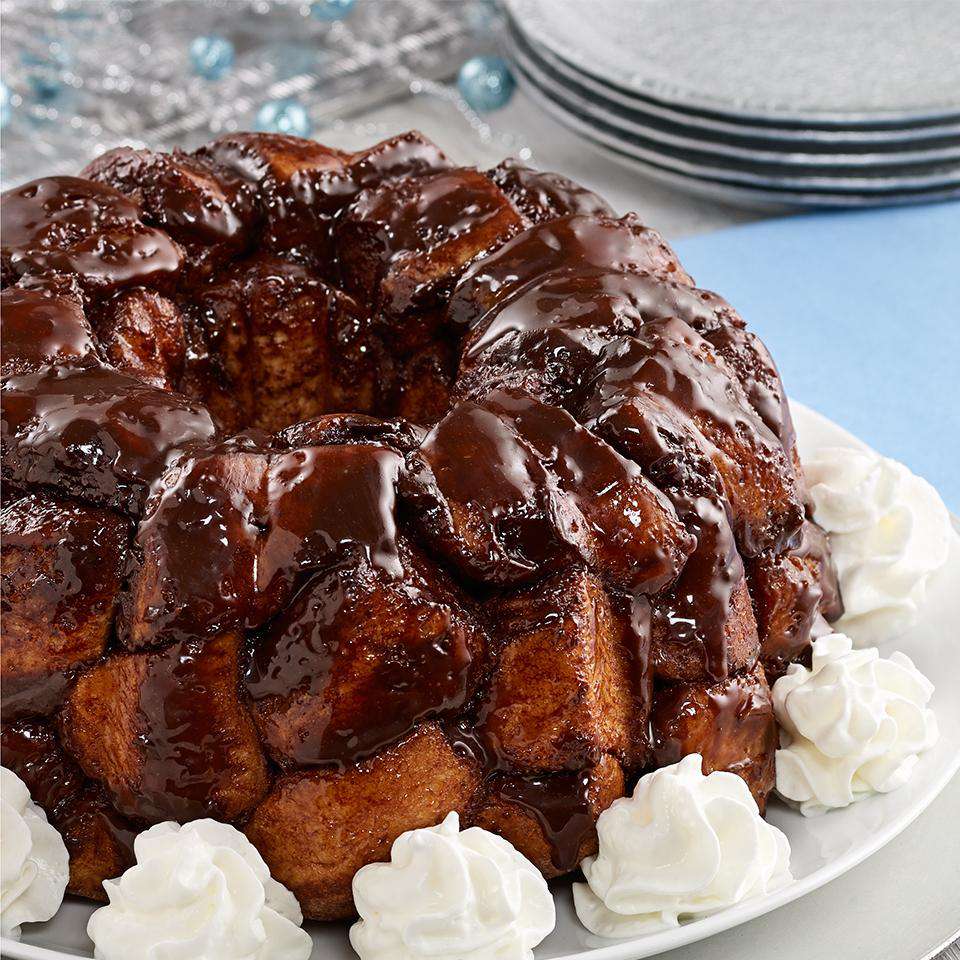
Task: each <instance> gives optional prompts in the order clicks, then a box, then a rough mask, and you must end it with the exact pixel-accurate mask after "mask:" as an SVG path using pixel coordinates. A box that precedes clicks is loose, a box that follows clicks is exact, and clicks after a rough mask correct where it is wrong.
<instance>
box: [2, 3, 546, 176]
mask: <svg viewBox="0 0 960 960" xmlns="http://www.w3.org/2000/svg"><path fill="white" fill-rule="evenodd" d="M318 6H327V7H330V8H333V9H332V12H330V11H328V10H326V9H324V10H320V11H319V12H320V13H321V14H327V13H330V16H332V17H341V18H340V19H325V18H324V16H317V12H318V10H317V7H318ZM339 6H343V7H344V8H349V9H348V10H346V12H345V14H340V13H339V12H338V11H337V7H339ZM0 14H2V25H3V32H2V59H3V82H4V85H5V87H6V90H5V97H6V98H7V102H6V103H5V105H4V112H5V114H6V116H5V118H4V119H5V123H4V129H3V136H2V142H0V166H2V179H3V184H4V186H5V187H7V186H10V185H11V184H14V183H17V182H20V181H23V180H27V179H30V178H31V177H35V176H38V175H40V174H51V173H75V172H76V171H77V170H79V169H80V167H82V166H83V164H85V163H86V162H87V161H88V160H89V159H91V158H92V157H94V156H96V155H97V154H99V153H101V152H102V151H103V150H105V149H107V148H109V147H111V146H115V145H117V144H120V143H125V144H132V145H135V146H149V147H153V148H159V149H163V148H167V149H168V148H170V147H173V146H181V147H184V148H187V149H189V148H192V147H195V146H197V145H198V144H200V143H202V142H203V141H205V140H208V139H210V138H211V137H213V136H216V135H217V134H218V133H222V132H224V131H229V130H237V129H255V128H256V127H257V126H258V120H259V121H260V125H261V126H262V120H263V111H264V105H268V106H267V109H268V110H269V109H270V106H271V105H272V104H275V103H280V104H283V103H287V102H289V101H293V103H294V104H295V105H296V107H297V110H298V111H299V113H298V116H299V115H302V117H303V118H304V122H305V124H306V126H307V127H308V128H309V130H310V131H312V135H313V136H315V137H317V138H318V139H321V140H322V139H324V136H325V134H329V133H332V134H333V137H332V139H334V140H337V139H338V135H339V139H341V140H342V139H343V134H344V132H346V133H348V134H349V133H352V132H355V133H356V134H357V136H363V137H365V138H366V139H370V138H372V137H374V138H375V137H376V136H377V135H379V134H380V133H384V132H392V131H383V130H378V129H376V126H377V125H376V124H375V123H374V124H370V123H365V124H362V125H360V124H354V126H355V127H356V130H355V131H353V130H351V118H355V117H357V116H358V115H360V114H361V113H364V112H369V111H370V110H371V108H373V107H375V106H376V105H378V104H383V103H386V102H388V101H390V100H393V99H398V98H402V97H409V96H414V97H428V98H432V99H434V100H436V101H437V102H438V103H442V104H444V105H445V106H444V109H446V110H449V112H450V114H451V116H452V117H453V118H456V119H455V122H457V123H460V124H462V125H463V126H464V128H465V129H466V130H468V131H469V135H470V136H471V137H473V138H475V139H476V140H477V141H478V142H479V143H480V144H490V145H495V147H496V152H497V154H499V155H503V154H505V153H515V154H516V153H519V154H521V155H524V156H529V151H528V150H526V149H525V148H524V146H523V144H522V143H519V142H518V141H517V139H516V138H515V137H512V136H510V135H507V134H505V133H501V132H498V131H497V130H495V129H494V128H493V127H491V126H490V124H489V123H488V122H487V120H486V118H485V117H483V116H481V115H479V114H478V113H476V112H475V111H474V110H473V109H472V108H471V106H470V105H469V102H468V101H467V100H465V99H464V98H463V97H462V96H461V94H460V93H459V92H458V90H457V87H456V85H455V83H454V82H453V80H454V78H455V76H456V74H457V71H458V69H459V67H460V66H461V64H462V63H463V62H464V60H466V59H467V58H468V57H470V56H472V55H474V54H478V53H486V52H489V51H491V50H493V49H494V48H495V46H496V36H497V32H498V29H499V16H498V13H497V11H496V9H495V7H494V5H493V4H492V3H491V2H490V0H464V2H457V0H356V2H355V3H351V2H350V0H340V3H339V4H338V3H337V2H335V0H319V3H317V2H316V0H315V2H313V3H311V2H285V0H5V2H3V3H2V4H0ZM197 38H202V39H207V38H223V39H225V40H226V41H228V43H227V44H225V47H226V49H227V52H228V53H229V55H230V58H229V59H230V63H229V67H228V68H227V69H225V70H224V71H223V72H222V75H221V76H216V73H217V71H216V70H211V71H208V75H199V73H198V67H197V63H196V60H195V56H194V57H192V56H191V45H192V44H194V43H195V42H196V41H197ZM201 42H202V40H201ZM301 107H302V109H301ZM411 125H412V124H411ZM361 127H362V129H361Z"/></svg>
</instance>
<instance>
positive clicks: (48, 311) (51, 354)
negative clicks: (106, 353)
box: [0, 287, 99, 376]
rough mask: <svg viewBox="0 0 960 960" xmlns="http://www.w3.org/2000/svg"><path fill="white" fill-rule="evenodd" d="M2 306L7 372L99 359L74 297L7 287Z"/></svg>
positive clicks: (1, 349) (0, 348) (0, 300)
mask: <svg viewBox="0 0 960 960" xmlns="http://www.w3.org/2000/svg"><path fill="white" fill-rule="evenodd" d="M0 310H2V318H3V322H2V324H0V331H2V336H3V341H2V346H0V353H2V356H3V374H4V376H10V375H15V374H18V373H29V372H30V371H33V370H36V369H38V368H39V367H42V366H46V365H47V364H53V363H58V364H70V365H73V366H80V365H83V364H87V363H95V362H97V360H98V359H99V357H98V354H97V348H96V344H95V343H94V339H93V331H92V330H91V329H90V324H89V323H87V320H86V317H84V315H83V307H82V305H81V304H80V302H79V301H78V300H76V299H74V298H72V297H69V296H57V295H55V294H53V293H46V292H44V291H42V290H22V289H19V288H17V287H8V288H7V289H6V290H4V291H3V293H2V294H0Z"/></svg>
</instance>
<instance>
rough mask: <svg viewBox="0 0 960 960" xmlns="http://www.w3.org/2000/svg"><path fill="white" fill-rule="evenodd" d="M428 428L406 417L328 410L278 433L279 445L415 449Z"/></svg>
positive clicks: (407, 451) (406, 451)
mask: <svg viewBox="0 0 960 960" xmlns="http://www.w3.org/2000/svg"><path fill="white" fill-rule="evenodd" d="M425 436H426V431H425V430H424V429H423V428H422V427H418V426H417V425H416V424H413V423H409V422H408V421H406V420H401V419H392V420H381V419H380V418H379V417H368V416H365V415H364V414H362V413H328V414H325V415H324V416H322V417H316V418H315V419H313V420H304V421H303V422H302V423H295V424H293V425H292V426H289V427H285V428H284V429H283V430H281V431H279V432H278V433H277V435H276V442H277V445H278V446H279V447H308V446H327V445H330V444H344V443H374V444H382V445H383V446H385V447H390V448H391V449H393V450H397V451H399V452H400V453H412V452H413V451H414V450H416V449H417V448H418V447H419V446H420V444H421V443H422V442H423V438H424V437H425Z"/></svg>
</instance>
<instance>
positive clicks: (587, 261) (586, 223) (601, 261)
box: [447, 214, 690, 327]
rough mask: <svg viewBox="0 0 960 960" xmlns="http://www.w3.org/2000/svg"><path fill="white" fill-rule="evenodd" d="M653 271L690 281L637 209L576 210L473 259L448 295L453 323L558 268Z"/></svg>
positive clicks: (468, 320)
mask: <svg viewBox="0 0 960 960" xmlns="http://www.w3.org/2000/svg"><path fill="white" fill-rule="evenodd" d="M589 268H598V269H600V270H603V271H612V272H627V273H634V272H636V273H653V274H657V275H662V276H663V277H664V278H665V279H670V280H675V281H677V282H680V283H689V282H690V278H689V277H688V276H687V275H686V274H685V273H684V272H683V270H682V268H681V267H680V264H679V262H678V261H677V258H676V255H675V254H674V252H673V251H672V250H671V249H670V248H669V247H668V246H667V244H666V243H665V242H664V240H663V238H662V237H661V236H660V235H659V234H658V233H657V232H656V231H654V230H651V229H650V228H649V227H645V226H643V225H642V224H641V223H640V222H639V220H637V219H636V217H635V216H634V215H633V214H629V215H628V216H626V217H622V218H621V219H619V220H614V219H611V218H609V217H596V216H590V217H586V216H573V217H561V218H560V219H558V220H550V221H548V222H546V223H542V224H538V225H537V226H534V227H531V228H530V229H529V230H525V231H524V232H523V233H521V234H519V235H518V236H516V237H514V238H513V239H512V240H510V241H508V242H507V243H505V244H503V246H501V247H500V248H499V249H498V250H496V251H494V252H493V253H491V254H489V255H488V256H485V257H483V258H482V259H481V260H478V261H476V262H475V263H473V264H472V265H471V266H470V267H469V268H468V269H467V270H466V271H464V273H463V275H462V276H461V278H460V281H459V282H458V283H457V286H456V287H455V289H454V291H453V295H452V296H451V298H450V304H449V307H448V309H447V316H448V318H449V320H450V322H451V323H453V324H455V325H460V326H466V327H473V326H474V325H475V324H476V323H477V321H478V320H480V318H481V317H482V316H483V314H484V313H486V311H487V310H489V309H490V307H492V306H493V305H494V304H495V303H496V302H498V301H499V300H500V299H501V298H502V297H504V296H508V295H510V294H511V293H513V292H515V291H517V290H519V289H521V288H522V287H524V286H525V285H526V284H528V283H531V282H535V281H538V280H539V279H541V278H542V277H544V276H546V275H547V274H549V273H552V272H554V271H557V270H563V271H568V272H574V271H578V270H583V269H589Z"/></svg>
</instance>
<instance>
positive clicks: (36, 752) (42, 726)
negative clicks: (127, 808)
mask: <svg viewBox="0 0 960 960" xmlns="http://www.w3.org/2000/svg"><path fill="white" fill-rule="evenodd" d="M0 756H2V761H3V765H4V766H5V767H8V768H9V769H11V770H13V772H14V773H15V774H16V775H17V776H18V777H20V779H21V780H23V782H24V783H25V784H26V785H27V788H28V789H29V790H30V796H31V798H32V799H33V801H34V802H35V803H37V804H39V806H40V807H41V808H42V809H43V811H44V812H45V813H46V814H47V817H48V819H49V820H50V822H51V823H52V824H53V825H54V826H55V827H56V828H57V830H59V831H60V834H61V836H62V837H63V840H64V843H65V844H66V847H67V850H68V851H69V853H70V858H71V861H73V860H74V859H75V858H80V857H83V858H85V859H86V861H87V864H88V866H87V870H88V871H91V872H92V871H94V870H96V869H97V868H99V867H101V866H104V867H107V869H108V870H109V872H107V873H105V874H101V875H100V877H99V879H109V878H111V877H114V876H118V875H119V873H122V872H123V871H124V870H125V869H126V868H127V867H128V866H132V865H133V863H134V856H133V841H134V839H135V837H136V835H137V833H139V832H140V830H141V829H142V825H141V824H138V823H135V822H131V821H130V820H128V819H127V818H126V817H124V816H122V815H121V814H119V813H117V811H116V810H114V809H113V807H111V806H110V803H109V801H108V799H107V797H106V794H105V793H104V792H103V790H102V789H100V788H99V787H98V786H97V785H94V784H91V783H90V782H89V781H88V780H87V779H86V777H85V776H84V774H83V771H81V769H80V768H79V767H78V766H77V765H76V763H74V761H73V760H72V759H71V758H70V757H68V756H67V754H66V753H65V752H64V751H63V748H62V747H61V746H60V743H59V741H58V739H57V736H56V734H55V733H54V730H53V728H52V727H51V726H49V725H48V724H46V723H43V722H41V721H37V720H20V721H17V722H16V723H10V724H5V725H4V726H3V728H2V736H0ZM105 845H109V846H110V847H111V848H112V849H111V850H107V849H105ZM107 865H109V866H107ZM94 886H98V884H94ZM69 889H70V890H71V892H76V893H80V894H81V895H84V896H93V895H99V894H98V892H97V891H96V890H95V889H93V890H90V889H86V888H84V889H75V882H74V877H73V876H72V875H71V882H70V887H69Z"/></svg>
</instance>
